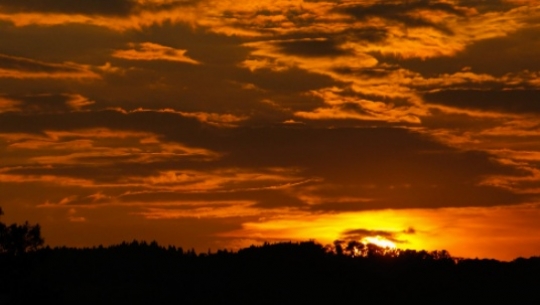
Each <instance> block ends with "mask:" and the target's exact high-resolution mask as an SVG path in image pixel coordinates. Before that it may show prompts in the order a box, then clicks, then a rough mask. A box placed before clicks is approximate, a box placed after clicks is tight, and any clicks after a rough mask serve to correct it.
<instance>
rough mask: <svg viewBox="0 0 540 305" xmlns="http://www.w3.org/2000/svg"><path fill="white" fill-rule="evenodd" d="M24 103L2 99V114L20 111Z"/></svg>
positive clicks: (0, 110) (0, 99) (0, 109)
mask: <svg viewBox="0 0 540 305" xmlns="http://www.w3.org/2000/svg"><path fill="white" fill-rule="evenodd" d="M21 104H22V102H20V101H17V100H13V99H9V98H4V97H0V113H2V112H11V111H20V110H21V108H20V106H21Z"/></svg>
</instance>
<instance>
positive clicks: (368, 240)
mask: <svg viewBox="0 0 540 305" xmlns="http://www.w3.org/2000/svg"><path fill="white" fill-rule="evenodd" d="M362 243H364V244H374V245H377V246H379V247H382V248H391V249H394V248H396V244H395V243H394V242H392V241H390V240H388V239H385V238H384V237H380V236H378V235H377V236H368V237H364V238H362Z"/></svg>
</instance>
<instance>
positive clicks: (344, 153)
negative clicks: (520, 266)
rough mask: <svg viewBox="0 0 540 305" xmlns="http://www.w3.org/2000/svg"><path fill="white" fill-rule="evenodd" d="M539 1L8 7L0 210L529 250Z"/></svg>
mask: <svg viewBox="0 0 540 305" xmlns="http://www.w3.org/2000/svg"><path fill="white" fill-rule="evenodd" d="M539 18H540V1H535V0H533V1H523V0H494V1H489V2H485V1H472V0H471V1H468V0H439V1H432V0H428V1H424V0H412V1H406V2H404V1H381V0H356V1H355V0H337V1H336V0H317V1H315V0H278V1H268V0H264V1H257V2H256V3H254V2H248V1H236V2H234V1H219V0H115V1H108V2H99V3H98V2H85V3H78V4H75V3H71V2H69V1H56V0H45V1H41V2H40V1H26V2H24V3H23V2H20V3H19V2H16V1H7V0H0V36H1V37H3V43H2V45H1V46H0V200H1V201H0V206H1V207H2V209H3V211H4V212H5V215H3V216H2V217H1V218H0V221H2V222H5V223H12V222H16V223H22V222H24V221H28V222H29V223H31V224H36V223H38V224H40V225H41V227H42V234H43V237H44V238H45V242H46V244H49V245H51V246H62V245H65V246H68V247H85V246H89V247H91V246H95V245H100V244H102V245H111V244H116V243H120V242H122V241H131V240H147V241H151V240H156V241H157V242H158V243H159V244H165V245H175V246H181V247H185V248H188V249H189V248H194V249H197V251H198V252H199V251H206V250H207V249H216V250H217V249H227V248H229V249H239V248H242V247H246V246H249V245H250V244H261V243H263V242H265V241H269V242H274V241H287V240H291V241H302V240H310V239H313V240H317V241H320V242H321V243H322V244H329V243H332V242H333V241H334V240H347V241H348V240H356V241H369V240H372V241H374V242H379V243H381V244H387V245H395V246H396V247H397V248H400V249H407V248H410V249H415V250H422V249H425V250H429V251H431V250H443V249H444V250H447V251H449V253H450V254H451V255H455V256H459V257H470V258H474V257H478V258H494V259H498V260H505V261H508V260H513V259H515V258H517V257H532V256H537V255H540V222H538V219H540V196H539V195H540V57H539V56H538V55H537V53H538V50H540V40H538V39H537V37H540V27H539V26H538V20H539Z"/></svg>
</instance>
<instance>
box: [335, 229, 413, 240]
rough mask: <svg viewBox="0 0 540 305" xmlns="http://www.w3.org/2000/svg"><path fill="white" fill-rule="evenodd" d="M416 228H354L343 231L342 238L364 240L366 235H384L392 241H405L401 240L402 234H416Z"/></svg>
mask: <svg viewBox="0 0 540 305" xmlns="http://www.w3.org/2000/svg"><path fill="white" fill-rule="evenodd" d="M415 233H416V230H415V229H414V228H412V227H410V228H408V229H406V230H403V231H382V230H367V229H352V230H346V231H344V232H342V233H341V238H342V239H344V240H346V241H347V240H356V241H358V240H362V239H363V238H365V237H375V236H379V237H383V238H385V239H387V240H390V241H392V242H396V243H405V242H406V241H405V240H400V239H399V236H400V235H403V234H405V235H410V234H415Z"/></svg>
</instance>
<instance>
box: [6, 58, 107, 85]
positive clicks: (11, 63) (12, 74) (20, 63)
mask: <svg viewBox="0 0 540 305" xmlns="http://www.w3.org/2000/svg"><path fill="white" fill-rule="evenodd" d="M0 78H16V79H32V78H76V79H85V78H88V79H96V78H100V76H99V75H98V74H96V73H94V72H92V71H91V70H90V69H89V67H87V66H84V65H78V64H75V63H62V64H56V63H46V62H41V61H37V60H33V59H28V58H22V57H16V56H8V55H4V54H0Z"/></svg>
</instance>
